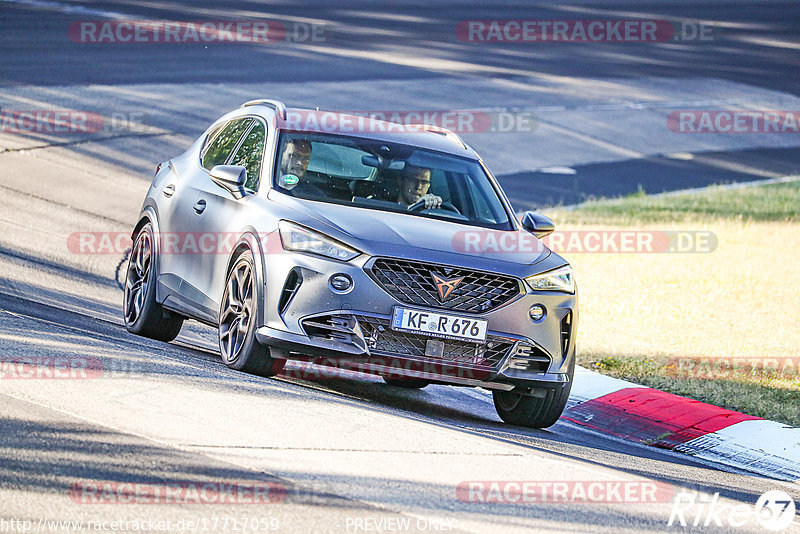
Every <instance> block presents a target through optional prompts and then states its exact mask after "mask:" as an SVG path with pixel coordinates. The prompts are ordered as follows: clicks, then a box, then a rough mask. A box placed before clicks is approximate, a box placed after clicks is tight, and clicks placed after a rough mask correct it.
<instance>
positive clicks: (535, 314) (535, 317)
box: [528, 304, 547, 323]
mask: <svg viewBox="0 0 800 534" xmlns="http://www.w3.org/2000/svg"><path fill="white" fill-rule="evenodd" d="M528 314H529V315H530V317H531V320H532V321H533V322H535V323H538V322H539V321H541V320H542V319H544V316H545V315H547V310H546V309H545V307H544V306H543V305H541V304H534V305H533V306H531V309H530V311H529V312H528Z"/></svg>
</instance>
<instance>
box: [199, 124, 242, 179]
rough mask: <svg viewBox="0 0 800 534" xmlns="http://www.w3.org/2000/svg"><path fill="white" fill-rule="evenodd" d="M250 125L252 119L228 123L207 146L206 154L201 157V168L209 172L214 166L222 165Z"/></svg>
mask: <svg viewBox="0 0 800 534" xmlns="http://www.w3.org/2000/svg"><path fill="white" fill-rule="evenodd" d="M252 123H253V119H250V118H247V119H239V120H234V121H231V122H229V123H228V125H227V126H225V128H223V129H222V131H221V132H220V133H219V135H217V136H216V137H215V138H214V140H213V141H211V144H209V145H208V148H207V149H206V153H205V154H204V155H203V167H205V168H206V169H208V170H211V169H212V168H214V166H215V165H224V164H225V162H226V161H227V160H228V156H229V155H230V153H231V151H232V150H233V149H234V148H235V147H236V144H237V143H238V142H239V139H241V137H242V135H244V133H245V132H246V131H247V129H248V128H250V125H251V124H252Z"/></svg>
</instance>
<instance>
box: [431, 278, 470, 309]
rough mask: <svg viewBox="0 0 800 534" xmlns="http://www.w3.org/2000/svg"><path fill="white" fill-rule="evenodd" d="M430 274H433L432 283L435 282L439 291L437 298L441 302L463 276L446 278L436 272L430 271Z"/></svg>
mask: <svg viewBox="0 0 800 534" xmlns="http://www.w3.org/2000/svg"><path fill="white" fill-rule="evenodd" d="M431 276H433V283H434V284H436V291H438V292H439V300H440V301H441V302H444V301H445V300H447V297H449V296H450V293H452V292H453V290H454V289H455V288H456V287H457V286H458V284H460V283H461V281H462V280H463V279H464V277H463V276H460V277H458V278H451V279H449V280H448V279H447V278H442V277H441V276H438V275H437V274H436V273H431Z"/></svg>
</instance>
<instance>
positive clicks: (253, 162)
mask: <svg viewBox="0 0 800 534" xmlns="http://www.w3.org/2000/svg"><path fill="white" fill-rule="evenodd" d="M266 136H267V131H266V128H264V124H262V123H261V121H256V124H255V126H253V129H252V130H250V133H248V134H247V137H245V138H244V141H243V142H242V145H241V146H240V147H239V150H237V151H236V154H234V155H233V158H232V159H231V162H230V165H241V166H243V167H245V168H246V169H247V181H246V182H245V184H244V186H245V188H246V189H250V190H251V191H255V190H256V188H258V182H259V179H260V178H261V160H262V158H263V156H264V140H265V138H266Z"/></svg>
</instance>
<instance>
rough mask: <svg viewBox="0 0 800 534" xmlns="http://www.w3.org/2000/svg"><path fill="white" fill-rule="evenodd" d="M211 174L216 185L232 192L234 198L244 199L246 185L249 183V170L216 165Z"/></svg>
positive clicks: (235, 166) (236, 166) (238, 166)
mask: <svg viewBox="0 0 800 534" xmlns="http://www.w3.org/2000/svg"><path fill="white" fill-rule="evenodd" d="M210 174H211V179H212V180H214V183H216V184H217V185H218V186H220V187H222V188H224V189H227V190H228V191H230V192H231V193H232V194H233V196H234V197H236V198H242V197H243V196H244V194H245V190H244V184H245V182H246V181H247V169H245V168H244V167H242V166H240V165H215V166H214V167H213V168H212V169H211V173H210Z"/></svg>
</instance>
